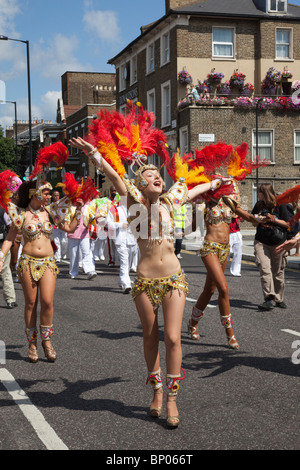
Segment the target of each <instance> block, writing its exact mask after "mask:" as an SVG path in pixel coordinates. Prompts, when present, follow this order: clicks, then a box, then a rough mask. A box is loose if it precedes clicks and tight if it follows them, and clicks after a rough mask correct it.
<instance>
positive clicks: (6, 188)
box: [0, 170, 22, 212]
mask: <svg viewBox="0 0 300 470" xmlns="http://www.w3.org/2000/svg"><path fill="white" fill-rule="evenodd" d="M14 183H17V187H16V185H15V184H14ZM20 183H22V181H21V180H20V178H19V177H18V176H17V175H16V173H15V172H14V171H12V170H4V171H2V172H1V173H0V205H1V207H3V209H4V210H5V212H7V204H8V203H9V202H10V200H11V197H12V195H13V193H14V192H15V189H16V188H18V187H19V186H20Z"/></svg>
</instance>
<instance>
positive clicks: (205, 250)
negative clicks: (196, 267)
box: [199, 240, 230, 264]
mask: <svg viewBox="0 0 300 470" xmlns="http://www.w3.org/2000/svg"><path fill="white" fill-rule="evenodd" d="M229 252H230V245H229V244H226V245H224V244H222V243H217V242H211V241H209V240H204V243H203V245H202V247H201V248H200V250H199V255H200V256H208V255H217V257H218V258H219V261H220V263H221V264H223V263H224V261H226V259H227V258H228V255H229Z"/></svg>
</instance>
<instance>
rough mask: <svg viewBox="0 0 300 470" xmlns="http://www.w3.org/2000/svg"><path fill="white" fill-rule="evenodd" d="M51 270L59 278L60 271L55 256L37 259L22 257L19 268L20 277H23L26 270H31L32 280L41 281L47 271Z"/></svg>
mask: <svg viewBox="0 0 300 470" xmlns="http://www.w3.org/2000/svg"><path fill="white" fill-rule="evenodd" d="M47 268H49V269H51V271H52V272H53V274H55V276H57V274H58V273H59V269H58V267H57V266H56V262H55V258H54V256H46V257H45V258H35V257H34V256H29V255H24V254H23V255H21V256H20V259H19V264H18V268H17V273H18V276H19V277H21V276H22V275H23V272H24V270H25V269H29V271H30V274H31V276H32V278H33V279H34V280H35V281H39V280H40V279H41V278H42V276H43V275H44V273H45V271H46V269H47Z"/></svg>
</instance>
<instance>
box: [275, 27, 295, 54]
mask: <svg viewBox="0 0 300 470" xmlns="http://www.w3.org/2000/svg"><path fill="white" fill-rule="evenodd" d="M292 56H293V52H292V29H290V28H277V29H276V59H292Z"/></svg>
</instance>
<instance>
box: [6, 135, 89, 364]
mask: <svg viewBox="0 0 300 470" xmlns="http://www.w3.org/2000/svg"><path fill="white" fill-rule="evenodd" d="M68 154H69V152H68V149H67V147H65V146H64V145H63V144H62V143H56V144H53V145H51V146H49V147H46V148H43V149H40V150H39V152H38V155H37V157H36V161H35V166H34V169H33V172H32V174H31V175H30V181H26V182H23V183H22V184H21V185H20V183H21V180H20V179H18V178H17V176H16V175H15V174H14V173H13V172H11V171H10V170H6V171H4V172H2V173H1V174H0V203H1V204H2V205H3V206H4V208H7V212H8V215H9V217H10V219H11V228H10V231H9V233H8V235H7V237H6V239H5V241H4V242H3V245H2V247H1V250H0V272H1V269H2V265H3V261H4V258H5V256H6V255H7V253H8V252H9V251H10V249H11V247H12V244H13V242H14V241H15V238H16V236H17V234H21V235H22V237H23V240H24V245H23V251H22V255H21V256H20V258H19V263H18V269H17V272H18V276H19V279H20V282H21V285H22V289H23V291H24V298H25V327H26V328H25V331H26V336H27V339H28V342H29V351H28V357H29V360H30V361H31V362H37V360H38V353H37V342H36V341H37V334H38V330H37V325H36V322H37V305H36V303H37V299H38V296H39V298H40V303H41V311H40V333H41V338H42V345H43V349H44V353H45V356H46V357H47V359H48V360H49V361H51V362H53V361H55V359H56V353H55V351H54V349H53V346H52V344H51V342H50V338H51V336H52V334H53V325H52V321H53V295H54V288H55V282H56V275H57V274H58V268H57V266H56V263H55V258H54V256H53V248H52V244H51V239H52V234H53V223H55V224H56V225H58V224H60V226H61V228H63V229H64V230H65V231H68V232H72V231H74V230H75V228H76V227H77V225H78V222H79V220H78V213H77V214H76V217H74V219H73V220H71V221H69V222H67V221H66V220H67V216H68V215H69V213H70V210H71V207H72V201H71V200H70V199H68V198H67V197H65V198H63V199H61V200H60V201H58V202H57V203H54V204H49V202H50V198H51V193H50V191H51V189H52V186H51V184H50V183H49V182H48V181H47V180H46V174H45V173H46V172H47V169H48V168H49V166H50V163H51V162H52V161H55V162H56V163H57V165H58V166H61V165H62V164H63V163H64V162H65V161H66V159H67V157H68ZM16 188H17V189H18V203H17V205H15V204H14V203H13V202H12V198H11V196H12V193H13V192H14V191H15V189H16ZM75 203H76V201H75ZM78 203H79V205H81V204H82V202H81V201H78ZM77 212H78V211H77ZM79 216H80V211H79ZM37 254H38V255H37ZM38 292H39V294H38Z"/></svg>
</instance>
